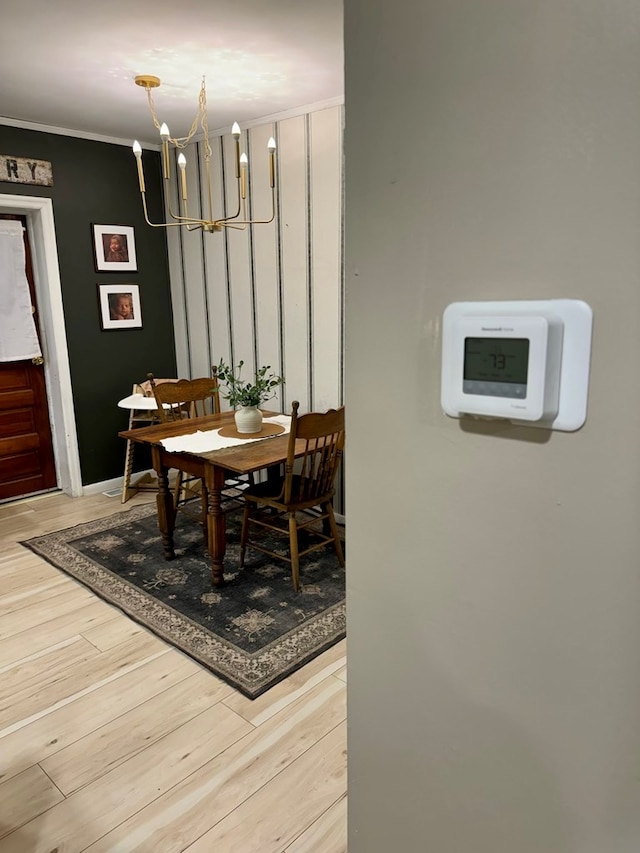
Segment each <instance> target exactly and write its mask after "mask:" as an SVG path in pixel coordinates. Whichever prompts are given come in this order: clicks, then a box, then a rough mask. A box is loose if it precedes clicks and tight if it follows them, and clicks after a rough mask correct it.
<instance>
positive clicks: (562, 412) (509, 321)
mask: <svg viewBox="0 0 640 853" xmlns="http://www.w3.org/2000/svg"><path fill="white" fill-rule="evenodd" d="M591 326H592V312H591V308H590V307H589V306H588V305H587V304H586V302H582V301H581V300H578V299H550V300H537V301H529V302H528V301H524V300H523V301H521V302H518V301H510V302H454V303H453V304H451V305H449V306H448V307H447V308H446V310H445V312H444V315H443V324H442V347H443V349H442V407H443V409H444V411H445V412H446V414H448V415H450V416H451V417H462V416H463V415H475V416H480V417H490V418H507V419H509V420H511V421H514V422H516V423H517V422H522V423H528V424H531V425H532V426H546V427H547V428H556V429H566V430H573V429H578V428H579V427H580V426H582V424H583V423H584V419H585V417H586V398H587V387H588V377H589V356H590V352H591ZM563 407H564V408H563Z"/></svg>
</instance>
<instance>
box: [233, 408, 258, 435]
mask: <svg viewBox="0 0 640 853" xmlns="http://www.w3.org/2000/svg"><path fill="white" fill-rule="evenodd" d="M234 417H235V421H236V429H237V430H238V432H242V433H251V432H260V430H261V429H262V412H261V411H260V409H259V408H258V407H257V406H240V408H239V409H236V412H235V415H234Z"/></svg>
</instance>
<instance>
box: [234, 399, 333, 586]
mask: <svg viewBox="0 0 640 853" xmlns="http://www.w3.org/2000/svg"><path fill="white" fill-rule="evenodd" d="M298 407H299V403H298V402H297V401H294V402H293V404H292V412H291V432H290V434H289V444H288V449H287V461H286V464H285V469H284V474H283V475H282V476H281V477H280V478H279V481H278V482H277V483H274V482H273V481H267V482H263V483H255V484H254V485H252V486H250V487H249V488H248V489H247V490H246V491H245V492H244V494H243V497H244V502H245V504H244V515H243V519H242V534H241V539H240V566H244V557H245V551H246V548H247V546H249V547H251V548H254V549H256V550H257V551H261V552H262V553H264V554H268V555H269V556H271V557H275V558H276V559H280V560H286V561H287V562H288V563H290V564H291V578H292V581H293V588H294V589H295V591H296V592H298V591H299V589H300V557H303V556H304V555H305V554H308V553H309V552H310V551H315V550H316V549H317V548H323V547H324V546H325V545H327V544H328V543H329V542H332V543H333V547H334V549H335V552H336V555H337V557H338V561H339V562H340V565H341V566H344V554H343V551H342V543H341V541H340V536H339V534H338V528H337V525H336V519H335V514H334V511H333V496H334V493H335V487H334V482H335V477H336V473H337V471H338V467H339V465H340V460H341V458H342V453H343V449H344V438H345V428H344V406H342V407H341V408H339V409H329V411H327V412H310V413H309V414H306V415H300V416H298ZM301 442H303V444H304V452H303V454H302V456H300V453H299V449H300V443H301ZM296 449H298V454H296ZM267 530H268V531H271V532H275V533H277V534H282V535H285V536H288V538H289V553H288V554H282V553H277V552H276V551H273V550H271V549H269V548H267V547H266V546H265V545H264V544H263V542H264V540H263V539H261V537H260V534H264V533H265V532H266V531H267ZM301 530H304V531H306V533H307V534H309V543H308V544H307V546H306V547H305V548H304V549H303V550H300V547H299V541H298V533H299V532H300V531H301ZM256 536H257V538H256ZM312 537H313V539H315V541H312Z"/></svg>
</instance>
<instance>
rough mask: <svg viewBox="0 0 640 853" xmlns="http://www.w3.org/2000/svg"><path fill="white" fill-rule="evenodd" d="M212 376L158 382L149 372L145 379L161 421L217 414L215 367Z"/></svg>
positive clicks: (217, 392) (217, 397)
mask: <svg viewBox="0 0 640 853" xmlns="http://www.w3.org/2000/svg"><path fill="white" fill-rule="evenodd" d="M212 372H213V376H212V378H211V379H209V378H208V377H206V376H205V377H202V378H200V379H179V380H178V381H177V382H163V383H162V384H161V385H157V384H156V383H155V381H154V376H153V374H152V373H148V374H147V378H148V379H149V382H150V384H151V388H152V390H153V396H154V397H155V399H156V403H157V405H158V417H159V419H160V421H161V422H167V421H176V420H183V419H184V418H197V417H202V416H204V415H213V414H217V413H218V412H219V411H220V391H219V388H218V376H217V373H216V368H215V366H214V367H213V368H212Z"/></svg>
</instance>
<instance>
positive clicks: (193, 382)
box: [147, 365, 251, 526]
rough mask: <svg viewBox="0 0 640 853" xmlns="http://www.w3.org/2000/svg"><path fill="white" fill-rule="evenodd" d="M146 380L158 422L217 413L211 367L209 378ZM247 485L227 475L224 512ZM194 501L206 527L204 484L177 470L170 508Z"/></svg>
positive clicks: (151, 377) (217, 398)
mask: <svg viewBox="0 0 640 853" xmlns="http://www.w3.org/2000/svg"><path fill="white" fill-rule="evenodd" d="M147 378H148V380H149V383H150V386H151V389H152V391H153V395H154V397H155V400H156V404H157V407H158V417H159V420H160V422H161V423H167V422H170V421H181V420H184V419H186V418H197V417H203V416H205V415H215V414H217V413H218V412H219V411H220V390H219V387H218V375H217V368H216V366H215V365H214V366H213V367H212V368H211V378H209V377H207V376H205V377H201V378H198V379H178V381H177V382H172V383H163V384H157V383H156V381H155V377H154V375H153V373H148V374H147ZM250 482H251V481H250V480H248V478H246V477H244V478H240V477H238V478H235V477H232V476H230V477H229V478H228V479H227V480H226V482H225V489H224V491H223V493H222V497H223V506H224V507H225V509H226V508H228V506H229V504H230V503H234V504H236V505H238V504H241V501H242V495H241V492H238V491H237V490H238V489H242V488H246V486H247V484H248V483H250ZM196 498H199V499H200V504H201V520H202V523H203V525H205V526H206V515H207V493H206V489H205V485H204V482H203V481H202V480H201V479H200V478H198V477H188V476H187V475H185V474H183V472H182V471H178V474H177V477H176V482H175V485H174V490H173V505H174V507H175V508H176V509H183V508H184V507H185V506H187V505H188V504H189V503H190V502H191V501H193V500H195V499H196Z"/></svg>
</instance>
